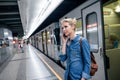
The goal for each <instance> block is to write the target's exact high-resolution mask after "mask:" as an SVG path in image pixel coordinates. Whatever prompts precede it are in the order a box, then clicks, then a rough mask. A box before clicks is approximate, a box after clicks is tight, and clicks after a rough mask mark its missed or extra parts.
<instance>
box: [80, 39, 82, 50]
mask: <svg viewBox="0 0 120 80" xmlns="http://www.w3.org/2000/svg"><path fill="white" fill-rule="evenodd" d="M80 50H81V52H82V38H80Z"/></svg>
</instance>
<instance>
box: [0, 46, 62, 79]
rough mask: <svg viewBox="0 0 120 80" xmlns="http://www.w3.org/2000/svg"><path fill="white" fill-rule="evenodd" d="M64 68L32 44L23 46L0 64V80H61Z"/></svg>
mask: <svg viewBox="0 0 120 80" xmlns="http://www.w3.org/2000/svg"><path fill="white" fill-rule="evenodd" d="M63 76H64V69H62V68H61V67H60V66H59V65H57V64H56V63H54V62H53V61H52V60H50V59H49V58H48V57H46V56H45V55H44V54H42V53H41V52H40V51H39V50H37V49H36V48H34V47H33V46H31V45H30V44H29V45H26V46H24V52H23V53H22V52H21V51H20V50H18V51H17V52H16V53H14V56H13V57H12V58H11V59H8V60H7V61H6V62H4V63H3V64H2V65H1V66H0V80H63Z"/></svg>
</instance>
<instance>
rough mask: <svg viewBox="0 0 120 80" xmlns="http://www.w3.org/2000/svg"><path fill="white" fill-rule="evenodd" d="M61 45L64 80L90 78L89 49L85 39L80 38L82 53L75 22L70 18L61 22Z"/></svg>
mask: <svg viewBox="0 0 120 80" xmlns="http://www.w3.org/2000/svg"><path fill="white" fill-rule="evenodd" d="M61 26H62V31H63V36H62V40H63V44H62V52H61V55H60V56H59V57H60V60H61V61H65V60H67V66H66V70H65V74H64V80H87V79H89V78H90V47H89V44H88V42H87V40H86V39H85V38H82V53H81V49H80V36H79V35H76V34H75V28H76V20H75V19H72V18H67V19H63V20H62V21H61Z"/></svg>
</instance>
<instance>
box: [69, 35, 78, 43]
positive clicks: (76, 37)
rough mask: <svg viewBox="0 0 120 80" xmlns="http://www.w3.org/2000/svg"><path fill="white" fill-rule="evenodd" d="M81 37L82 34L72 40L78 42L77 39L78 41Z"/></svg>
mask: <svg viewBox="0 0 120 80" xmlns="http://www.w3.org/2000/svg"><path fill="white" fill-rule="evenodd" d="M79 39H80V35H76V36H75V38H74V39H72V40H71V41H73V42H76V41H78V40H79Z"/></svg>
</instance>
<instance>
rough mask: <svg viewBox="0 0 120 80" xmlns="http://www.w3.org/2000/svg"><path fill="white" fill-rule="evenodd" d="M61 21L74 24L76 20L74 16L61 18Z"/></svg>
mask: <svg viewBox="0 0 120 80" xmlns="http://www.w3.org/2000/svg"><path fill="white" fill-rule="evenodd" d="M63 22H68V23H69V24H70V25H74V26H76V23H77V20H76V19H75V18H66V19H62V20H61V24H62V23H63Z"/></svg>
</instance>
